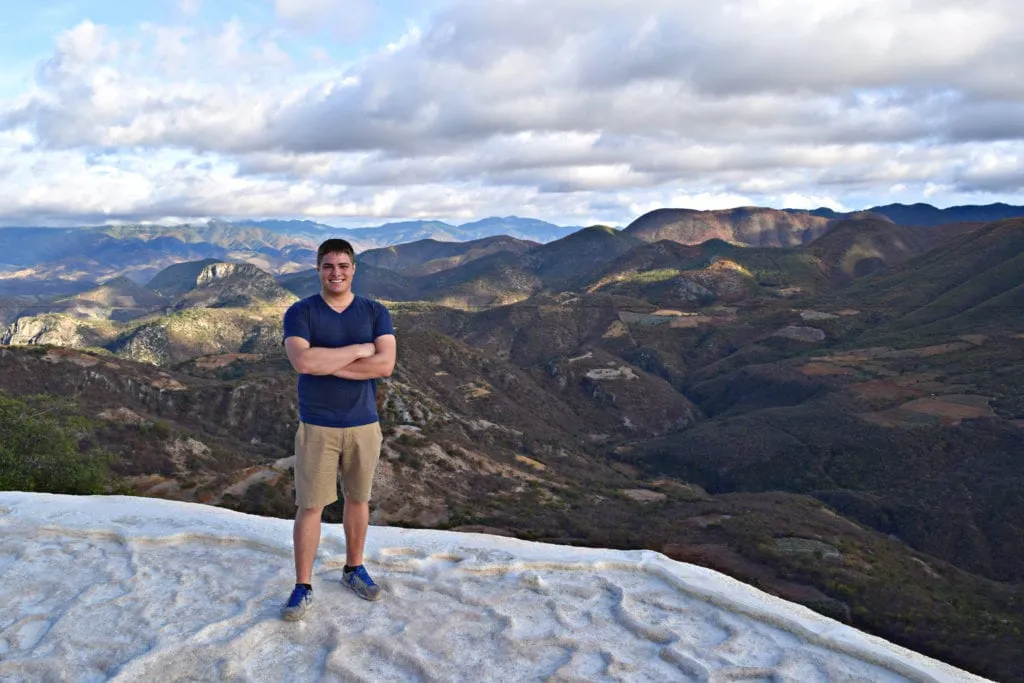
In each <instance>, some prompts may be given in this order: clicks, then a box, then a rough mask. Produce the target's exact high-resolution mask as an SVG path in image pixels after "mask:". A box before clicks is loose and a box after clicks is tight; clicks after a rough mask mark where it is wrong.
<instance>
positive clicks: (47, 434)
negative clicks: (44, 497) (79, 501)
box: [0, 396, 111, 494]
mask: <svg viewBox="0 0 1024 683" xmlns="http://www.w3.org/2000/svg"><path fill="white" fill-rule="evenodd" d="M110 461H111V457H110V455H109V454H107V453H104V452H102V451H98V450H91V451H89V452H85V453H83V452H81V451H80V450H79V448H78V442H77V440H76V439H75V438H73V436H72V435H71V434H69V433H68V431H67V430H66V429H65V428H64V427H63V426H62V425H61V424H60V423H58V422H57V421H56V420H55V419H54V418H53V417H50V416H48V415H47V414H46V413H41V412H38V411H36V412H35V413H33V412H32V409H31V408H30V407H29V406H28V405H26V404H25V403H23V402H21V401H18V400H16V399H11V398H7V397H5V396H0V491H39V492H46V493H74V494H96V493H104V492H105V491H106V489H107V487H108V485H109V483H110V469H109V467H110Z"/></svg>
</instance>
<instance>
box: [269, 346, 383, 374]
mask: <svg viewBox="0 0 1024 683" xmlns="http://www.w3.org/2000/svg"><path fill="white" fill-rule="evenodd" d="M284 350H285V352H286V353H287V354H288V360H289V361H291V364H292V367H293V368H295V372H298V373H300V374H303V375H333V374H335V373H336V372H338V371H340V370H341V369H342V368H347V367H349V366H350V365H352V363H354V362H356V361H357V360H359V359H361V358H369V357H371V356H373V355H374V354H375V353H376V350H377V349H376V347H375V346H374V345H373V344H352V345H350V346H341V347H338V348H336V349H328V348H323V347H319V346H317V347H311V346H310V345H309V342H308V341H306V340H305V339H303V338H302V337H288V338H287V339H285V340H284Z"/></svg>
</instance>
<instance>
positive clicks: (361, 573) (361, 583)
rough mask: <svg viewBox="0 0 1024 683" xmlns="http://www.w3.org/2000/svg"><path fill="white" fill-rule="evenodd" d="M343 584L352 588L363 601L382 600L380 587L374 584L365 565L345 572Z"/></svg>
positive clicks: (342, 578) (342, 579)
mask: <svg viewBox="0 0 1024 683" xmlns="http://www.w3.org/2000/svg"><path fill="white" fill-rule="evenodd" d="M341 582H342V583H343V584H345V585H346V586H348V587H349V588H351V589H352V590H353V591H354V592H355V594H356V595H358V596H359V597H361V598H362V599H363V600H380V597H381V594H380V586H378V585H377V584H375V583H374V582H373V579H371V578H370V575H369V574H368V573H367V572H366V568H365V567H363V565H359V566H358V567H356V568H355V569H352V570H349V571H347V572H344V573H343V574H342V576H341Z"/></svg>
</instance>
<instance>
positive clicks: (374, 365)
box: [331, 353, 395, 379]
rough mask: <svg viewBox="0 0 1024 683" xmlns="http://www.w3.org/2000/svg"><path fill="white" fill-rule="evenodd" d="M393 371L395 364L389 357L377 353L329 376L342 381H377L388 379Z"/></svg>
mask: <svg viewBox="0 0 1024 683" xmlns="http://www.w3.org/2000/svg"><path fill="white" fill-rule="evenodd" d="M394 369H395V362H394V361H393V360H392V359H391V358H390V356H389V355H387V354H383V353H378V354H374V355H372V356H370V357H369V358H360V359H359V360H356V361H353V362H351V363H349V364H348V365H346V366H345V367H344V368H341V369H340V370H337V371H335V372H333V373H331V374H333V375H334V376H335V377H341V378H342V379H379V378H381V377H389V376H390V375H391V372H392V370H394Z"/></svg>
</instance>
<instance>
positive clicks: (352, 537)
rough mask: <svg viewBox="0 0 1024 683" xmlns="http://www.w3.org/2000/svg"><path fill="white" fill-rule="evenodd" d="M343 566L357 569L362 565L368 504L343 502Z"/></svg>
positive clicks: (367, 522) (368, 517) (368, 523)
mask: <svg viewBox="0 0 1024 683" xmlns="http://www.w3.org/2000/svg"><path fill="white" fill-rule="evenodd" d="M344 525H345V564H347V565H348V566H349V567H358V566H359V565H361V564H362V563H363V546H364V545H365V544H366V530H367V528H369V526H370V504H369V503H368V502H363V503H356V502H350V501H347V500H346V501H345V519H344Z"/></svg>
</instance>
